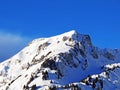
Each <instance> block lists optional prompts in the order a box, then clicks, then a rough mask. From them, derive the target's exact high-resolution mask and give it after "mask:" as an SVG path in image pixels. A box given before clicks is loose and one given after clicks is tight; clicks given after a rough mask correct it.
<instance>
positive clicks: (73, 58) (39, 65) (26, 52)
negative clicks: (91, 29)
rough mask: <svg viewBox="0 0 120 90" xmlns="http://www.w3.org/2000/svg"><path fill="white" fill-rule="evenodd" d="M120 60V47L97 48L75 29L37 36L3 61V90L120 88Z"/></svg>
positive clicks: (0, 87) (0, 89)
mask: <svg viewBox="0 0 120 90" xmlns="http://www.w3.org/2000/svg"><path fill="white" fill-rule="evenodd" d="M119 63H120V51H119V50H117V49H115V50H112V49H100V48H98V47H95V46H93V45H92V42H91V39H90V36H89V35H84V34H79V33H78V32H76V31H75V30H72V31H69V32H66V33H64V34H61V35H57V36H53V37H49V38H39V39H35V40H33V41H32V42H31V43H30V44H29V45H28V46H27V47H25V48H24V49H23V50H21V51H20V52H19V53H18V54H16V55H15V56H13V57H11V58H10V59H8V60H6V61H4V62H2V63H1V64H0V90H17V89H18V88H19V90H66V89H68V90H92V89H95V90H102V89H103V90H108V89H112V90H115V89H113V88H114V87H116V88H117V89H118V90H119V89H120V86H119V83H120V79H119V77H118V76H119V75H120V73H119V70H120V68H119V67H120V64H119ZM116 80H117V81H116ZM103 84H104V85H103ZM108 84H109V85H110V86H107V85H108ZM117 89H116V90H117Z"/></svg>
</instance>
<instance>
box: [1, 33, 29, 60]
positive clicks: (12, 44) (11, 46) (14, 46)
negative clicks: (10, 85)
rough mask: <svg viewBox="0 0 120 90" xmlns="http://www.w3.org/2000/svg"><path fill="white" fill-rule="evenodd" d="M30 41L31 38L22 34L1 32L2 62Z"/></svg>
mask: <svg viewBox="0 0 120 90" xmlns="http://www.w3.org/2000/svg"><path fill="white" fill-rule="evenodd" d="M29 41H30V39H29V38H27V37H23V36H21V35H17V34H12V33H6V32H0V62H1V61H2V60H5V59H7V58H9V57H11V56H12V55H14V54H16V53H17V52H18V51H19V50H21V49H22V48H23V47H25V46H26V45H27V44H28V42H29Z"/></svg>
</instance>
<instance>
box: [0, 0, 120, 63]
mask: <svg viewBox="0 0 120 90" xmlns="http://www.w3.org/2000/svg"><path fill="white" fill-rule="evenodd" d="M70 30H76V31H77V32H79V33H81V34H89V35H90V37H91V39H92V42H93V45H95V46H98V47H100V48H105V47H106V48H120V42H119V38H120V1H119V0H100V1H99V0H84V1H83V0H76V1H74V0H60V1H56V0H51V1H50V0H44V1H40V0H36V1H33V0H7V1H6V0H2V1H0V57H1V58H2V59H0V61H1V60H4V59H7V58H9V57H11V56H12V55H14V54H16V53H17V52H18V51H19V50H21V49H22V48H24V47H25V46H26V45H27V44H28V43H29V42H30V41H32V40H33V39H36V38H41V37H50V36H54V35H59V34H62V33H64V32H67V31H70ZM17 39H18V40H17ZM15 40H16V41H15ZM20 40H21V41H20Z"/></svg>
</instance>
